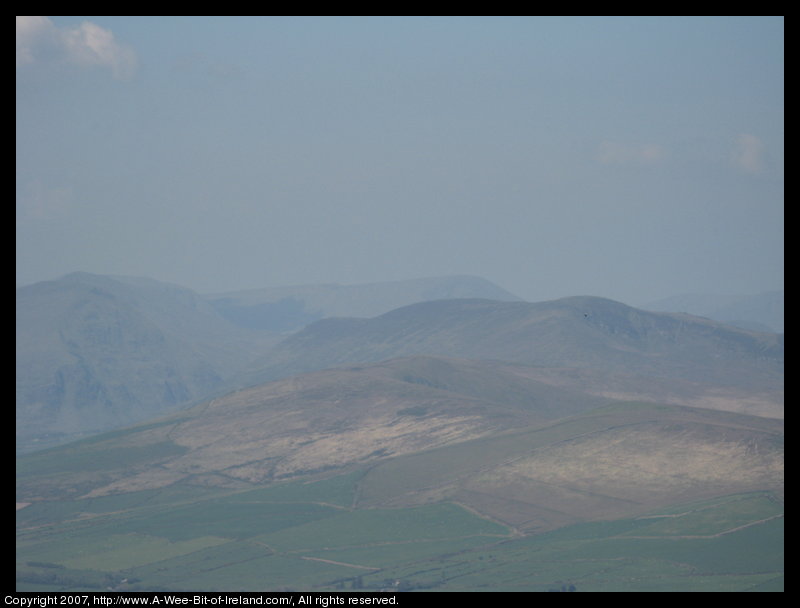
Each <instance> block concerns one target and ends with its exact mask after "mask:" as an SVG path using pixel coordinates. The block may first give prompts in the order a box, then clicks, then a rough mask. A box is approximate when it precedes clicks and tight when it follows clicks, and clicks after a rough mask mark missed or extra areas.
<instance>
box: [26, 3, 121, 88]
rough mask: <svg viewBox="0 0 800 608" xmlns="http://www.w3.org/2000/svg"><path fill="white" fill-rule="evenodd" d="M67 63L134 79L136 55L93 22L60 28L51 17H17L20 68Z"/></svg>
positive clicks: (108, 31) (111, 33) (109, 32)
mask: <svg viewBox="0 0 800 608" xmlns="http://www.w3.org/2000/svg"><path fill="white" fill-rule="evenodd" d="M55 62H66V63H69V64H72V65H77V66H83V67H101V68H108V69H110V70H111V73H112V74H113V75H114V77H115V78H120V79H126V78H130V77H131V76H132V75H133V73H134V71H135V70H136V64H137V60H136V53H135V52H134V51H133V49H131V48H130V47H129V46H127V45H124V44H121V43H120V42H118V41H117V40H116V39H115V38H114V34H113V32H111V31H110V30H107V29H105V28H102V27H100V26H99V25H97V24H95V23H92V22H90V21H84V22H83V23H81V24H80V25H78V26H74V27H66V28H58V27H56V25H55V24H54V23H53V22H52V21H50V19H48V18H47V17H19V16H18V17H17V58H16V65H17V68H20V67H23V66H27V65H31V64H36V63H55Z"/></svg>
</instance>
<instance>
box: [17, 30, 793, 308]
mask: <svg viewBox="0 0 800 608" xmlns="http://www.w3.org/2000/svg"><path fill="white" fill-rule="evenodd" d="M783 30H784V21H783V18H781V17H736V18H732V17H702V18H700V17H683V18H678V17H669V18H665V17H630V18H620V17H586V18H581V17H568V18H555V17H539V18H535V17H320V18H311V17H260V18H253V17H250V18H243V17H224V18H223V17H17V47H16V99H17V112H16V127H17V131H16V132H17V138H16V159H17V163H16V170H17V175H16V240H17V247H16V264H17V276H16V281H17V284H18V285H20V284H27V283H32V282H35V281H40V280H46V279H51V278H55V277H58V276H60V275H63V274H66V273H68V272H72V271H76V270H82V271H88V272H96V273H102V274H125V275H138V276H148V277H152V278H156V279H159V280H163V281H168V282H172V283H177V284H180V285H184V286H186V287H190V288H193V289H196V290H198V291H200V292H206V293H209V292H221V291H227V290H235V289H246V288H255V287H263V286H270V285H288V284H304V283H366V282H372V281H382V280H399V279H409V278H418V277H425V276H440V275H451V274H473V275H479V276H482V277H485V278H487V279H489V280H491V281H494V282H495V283H497V284H499V285H500V286H502V287H504V288H506V289H508V290H510V291H512V292H514V293H516V294H517V295H519V296H521V297H523V298H526V299H529V300H543V299H550V298H556V297H562V296H568V295H579V294H588V295H598V296H604V297H610V298H613V299H616V300H620V301H623V302H626V303H629V304H634V305H636V304H640V303H645V302H648V301H651V300H655V299H658V298H662V297H667V296H671V295H676V294H682V293H696V292H702V293H717V294H750V293H757V292H760V291H766V290H773V289H783V225H784V213H783V200H784V199H783V197H784V189H783V182H784V175H783V165H784V157H783V149H784V143H783V140H784V117H783V113H784V102H783V96H784V50H783V47H784V41H783V36H784V34H783Z"/></svg>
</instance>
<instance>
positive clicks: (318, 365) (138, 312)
mask: <svg viewBox="0 0 800 608" xmlns="http://www.w3.org/2000/svg"><path fill="white" fill-rule="evenodd" d="M359 315H365V316H364V317H360V316H359ZM370 315H371V316H372V318H367V317H369V316H370ZM306 324H308V326H307V327H305V328H304V326H305V325H306ZM412 355H437V356H444V357H450V358H460V359H473V360H487V359H491V360H497V361H505V362H512V363H522V364H525V365H529V366H531V365H533V366H537V367H538V368H541V369H543V368H549V371H548V372H547V374H545V372H544V371H541V369H540V371H539V372H538V373H539V375H540V376H544V375H548V376H549V377H550V380H549V381H550V382H557V383H560V384H565V380H564V378H563V376H564V374H563V372H556V371H554V369H556V368H571V369H574V370H580V371H573V372H572V374H573V377H572V380H571V381H570V382H572V383H574V384H576V386H580V389H581V390H584V391H585V390H592V391H594V392H595V393H598V392H604V393H605V394H620V395H621V394H626V395H629V396H630V395H635V396H640V397H641V396H648V398H650V399H657V398H660V399H666V400H667V402H672V403H682V404H708V403H711V402H712V401H716V403H717V405H718V406H721V407H724V408H726V409H736V410H738V411H752V412H756V413H761V414H764V415H770V416H775V415H777V414H776V412H777V411H778V409H780V408H781V407H782V392H781V391H782V373H783V371H782V357H783V340H782V337H781V336H777V335H774V334H767V333H759V332H750V331H745V330H741V329H737V328H735V327H732V326H728V325H720V324H717V323H713V322H710V321H708V320H704V319H699V318H695V317H691V316H689V315H675V314H656V313H648V312H645V311H643V310H637V309H634V308H631V307H628V306H626V305H624V304H621V303H618V302H613V301H611V300H605V299H601V298H591V297H573V298H564V299H561V300H555V301H551V302H542V303H536V304H534V303H528V302H523V301H521V300H520V299H519V298H517V297H516V296H514V295H513V294H510V293H509V292H507V291H505V290H503V289H501V288H499V287H497V286H495V285H493V284H492V283H490V282H488V281H485V280H484V279H479V278H476V277H469V276H459V277H442V278H429V279H420V280H414V281H400V282H387V283H378V284H369V285H354V286H336V285H320V286H297V287H286V288H273V289H262V290H251V291H246V292H238V293H235V294H223V295H210V296H201V295H199V294H196V293H194V292H192V291H191V290H189V289H186V288H183V287H178V286H175V285H168V284H164V283H159V282H157V281H153V280H149V279H136V278H130V277H110V276H100V275H91V274H88V273H74V274H71V275H67V276H65V277H63V278H62V279H60V280H57V281H47V282H43V283H38V284H35V285H31V286H26V287H22V288H20V289H18V290H17V363H16V369H17V399H16V400H17V407H16V411H17V440H18V446H19V448H21V449H30V448H31V447H33V446H36V445H39V446H44V445H48V444H49V443H52V442H59V441H64V440H66V439H69V438H71V437H77V436H81V435H83V434H85V433H92V432H98V431H102V430H107V429H110V428H116V427H119V426H121V425H124V424H130V423H134V422H138V421H141V420H145V419H147V418H149V417H153V416H157V415H160V414H163V413H167V412H169V411H174V410H176V409H179V408H181V407H185V406H187V405H189V404H191V403H193V402H202V401H203V400H206V399H209V398H212V397H213V396H215V395H217V396H218V395H221V394H224V393H225V392H226V391H229V390H231V389H233V388H236V387H239V388H241V387H244V386H251V385H255V384H259V383H262V382H266V381H270V380H276V379H279V378H283V377H287V376H291V375H296V374H299V373H303V372H308V371H316V370H321V369H325V368H330V367H333V366H337V365H343V364H347V363H365V362H370V363H374V362H378V361H382V360H387V359H392V358H397V357H407V356H412ZM559 374H560V375H561V378H560V379H559V380H557V381H556V380H554V378H555V377H556V376H558V375H559ZM593 376H594V379H593V380H592V379H590V378H592V377H593ZM634 376H637V377H646V378H649V380H648V382H646V383H645V382H642V381H641V380H636V379H634ZM665 380H669V381H670V383H669V384H668V385H667V384H665ZM692 383H694V384H692ZM567 384H568V383H567ZM597 385H602V386H605V389H604V390H603V391H601V390H600V389H599V388H597ZM644 385H647V386H648V388H646V389H643V388H641V387H642V386H644ZM654 387H662V388H661V389H659V390H660V392H658V394H655V393H654V390H655V389H654ZM731 391H733V392H735V393H736V394H735V395H734V393H733V392H731ZM737 391H738V392H737ZM734 403H735V405H734Z"/></svg>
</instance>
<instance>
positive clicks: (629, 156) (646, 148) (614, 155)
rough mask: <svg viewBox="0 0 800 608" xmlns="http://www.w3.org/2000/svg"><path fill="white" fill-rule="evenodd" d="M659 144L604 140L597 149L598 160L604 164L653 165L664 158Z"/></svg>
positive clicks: (663, 152)
mask: <svg viewBox="0 0 800 608" xmlns="http://www.w3.org/2000/svg"><path fill="white" fill-rule="evenodd" d="M665 155H666V153H665V151H664V148H663V147H661V146H660V145H658V144H650V143H646V144H630V143H622V142H615V141H604V142H602V143H601V144H600V146H599V148H598V150H597V157H596V158H597V160H598V161H599V162H600V163H601V164H604V165H653V164H656V163H658V162H661V160H663V159H664V157H665Z"/></svg>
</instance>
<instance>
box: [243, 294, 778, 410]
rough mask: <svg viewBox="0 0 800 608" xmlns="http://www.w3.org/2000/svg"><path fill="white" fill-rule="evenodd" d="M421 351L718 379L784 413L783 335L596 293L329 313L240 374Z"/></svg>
mask: <svg viewBox="0 0 800 608" xmlns="http://www.w3.org/2000/svg"><path fill="white" fill-rule="evenodd" d="M420 354H424V355H436V356H443V357H458V358H464V359H475V360H498V361H505V362H513V363H520V364H525V365H528V366H538V367H540V368H548V369H551V370H552V368H569V369H572V370H580V371H575V372H573V376H579V377H580V378H582V381H584V382H588V381H589V378H590V376H591V377H593V378H594V380H593V382H595V384H597V383H604V382H605V383H607V384H609V390H610V391H613V390H616V389H614V388H613V386H614V385H615V382H622V378H623V377H625V378H628V381H630V379H631V377H633V376H636V377H638V378H646V379H647V383H649V384H650V385H651V386H662V387H667V386H669V385H671V386H672V387H673V389H674V390H675V391H677V390H678V387H680V386H684V387H688V386H689V385H695V386H701V385H702V386H704V387H714V391H718V394H719V396H720V398H721V399H723V398H724V394H725V392H726V391H734V392H738V394H739V396H740V397H741V396H742V395H744V394H748V395H749V398H752V399H755V400H756V401H760V402H761V403H762V405H764V408H763V409H761V410H759V412H757V413H764V412H767V411H769V412H770V414H769V415H778V416H782V415H783V414H782V411H783V396H782V393H783V337H782V336H779V335H775V334H765V333H758V332H751V331H747V330H743V329H740V328H736V327H732V326H729V325H725V324H722V323H717V322H713V321H710V320H708V319H703V318H699V317H693V316H691V315H686V314H674V313H669V314H668V313H653V312H647V311H644V310H639V309H635V308H632V307H629V306H626V305H624V304H621V303H618V302H614V301H612V300H607V299H604V298H595V297H571V298H564V299H560V300H553V301H548V302H540V303H529V302H498V301H490V300H479V299H466V300H442V301H435V302H425V303H419V304H413V305H410V306H406V307H402V308H400V309H396V310H393V311H391V312H388V313H386V314H384V315H380V316H378V317H375V318H372V319H353V318H350V319H324V320H321V321H318V322H316V323H313V324H311V325H309V326H308V327H306V328H305V329H304V330H302V331H299V332H297V333H295V334H293V335H291V336H289V337H288V338H286V339H285V340H284V341H282V342H281V343H280V344H278V345H277V346H276V347H275V348H274V349H272V350H271V351H270V353H269V354H268V356H266V357H265V358H263V359H261V360H259V361H258V362H257V364H255V365H254V366H252V367H251V369H250V371H249V372H248V375H246V376H243V377H242V379H241V380H240V382H241V383H242V384H243V385H244V384H256V383H258V382H263V381H268V380H273V379H277V378H282V377H286V376H290V375H294V374H298V373H303V372H309V371H313V370H319V369H325V368H330V367H333V366H337V365H344V364H353V363H368V362H377V361H381V360H385V359H389V358H395V357H407V356H412V355H420ZM564 378H565V376H564V375H563V374H562V378H561V381H562V383H563V381H564ZM614 378H617V379H618V380H617V381H613V379H614ZM626 382H627V381H626ZM647 383H643V382H639V385H644V384H647ZM616 386H619V384H616ZM630 386H631V385H630V383H629V387H630ZM695 395H697V393H696V391H695Z"/></svg>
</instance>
